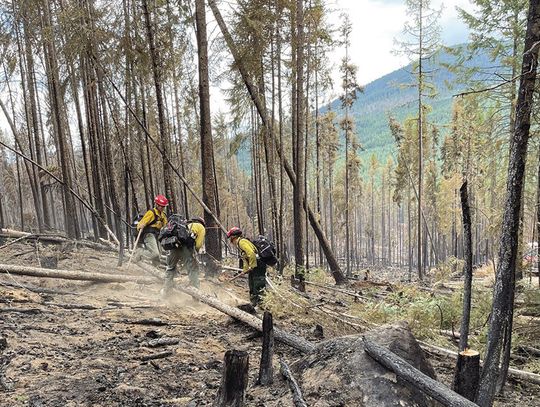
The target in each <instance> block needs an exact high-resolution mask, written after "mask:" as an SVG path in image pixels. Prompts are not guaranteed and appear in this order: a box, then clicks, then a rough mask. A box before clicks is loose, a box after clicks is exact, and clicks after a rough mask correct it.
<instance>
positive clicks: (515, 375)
mask: <svg viewBox="0 0 540 407" xmlns="http://www.w3.org/2000/svg"><path fill="white" fill-rule="evenodd" d="M418 343H419V344H420V347H421V348H422V349H424V350H425V351H428V352H430V353H433V354H436V355H439V356H445V357H451V358H453V359H457V357H458V354H457V352H454V351H452V350H449V349H445V348H440V347H438V346H435V345H431V344H429V343H426V342H422V341H418ZM480 365H482V361H481V360H480ZM508 377H511V378H512V379H518V380H523V381H525V382H529V383H534V384H538V385H540V375H539V374H536V373H531V372H526V371H524V370H518V369H514V368H512V367H511V368H509V369H508Z"/></svg>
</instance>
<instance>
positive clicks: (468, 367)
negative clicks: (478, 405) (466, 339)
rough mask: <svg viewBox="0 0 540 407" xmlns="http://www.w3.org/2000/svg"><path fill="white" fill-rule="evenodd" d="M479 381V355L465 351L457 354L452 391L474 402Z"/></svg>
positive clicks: (469, 350) (471, 351)
mask: <svg viewBox="0 0 540 407" xmlns="http://www.w3.org/2000/svg"><path fill="white" fill-rule="evenodd" d="M479 381H480V353H478V352H477V351H475V350H471V349H465V350H464V351H462V352H459V353H458V360H457V364H456V371H455V373H454V383H453V388H454V391H455V392H456V393H458V394H461V395H462V396H463V397H465V398H467V399H469V400H471V401H474V400H475V399H476V395H477V392H478V383H479Z"/></svg>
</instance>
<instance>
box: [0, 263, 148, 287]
mask: <svg viewBox="0 0 540 407" xmlns="http://www.w3.org/2000/svg"><path fill="white" fill-rule="evenodd" d="M0 273H7V274H16V275H21V276H30V277H41V278H61V279H64V280H80V281H97V282H101V283H137V284H153V283H155V282H156V278H153V277H147V276H133V275H131V276H129V275H112V274H104V273H92V272H86V271H78V270H52V269H42V268H39V267H26V266H17V265H12V264H0Z"/></svg>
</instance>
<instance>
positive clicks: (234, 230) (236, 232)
mask: <svg viewBox="0 0 540 407" xmlns="http://www.w3.org/2000/svg"><path fill="white" fill-rule="evenodd" d="M241 235H242V231H241V230H240V228H237V227H236V226H233V227H232V228H230V229H229V231H228V232H227V238H231V237H234V236H241Z"/></svg>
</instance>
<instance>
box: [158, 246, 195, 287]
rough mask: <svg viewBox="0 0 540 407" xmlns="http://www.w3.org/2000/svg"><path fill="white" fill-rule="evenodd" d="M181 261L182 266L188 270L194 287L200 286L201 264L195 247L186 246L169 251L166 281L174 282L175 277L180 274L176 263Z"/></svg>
mask: <svg viewBox="0 0 540 407" xmlns="http://www.w3.org/2000/svg"><path fill="white" fill-rule="evenodd" d="M179 262H180V263H181V265H182V268H183V269H185V270H186V271H187V274H188V276H189V282H190V284H191V285H192V286H193V287H196V288H199V264H198V263H197V260H195V252H194V250H193V249H190V248H188V247H184V246H181V247H180V248H178V249H173V250H170V251H169V254H168V255H167V272H166V275H165V279H166V280H167V281H166V282H169V283H172V280H173V278H174V277H175V276H176V275H177V274H178V273H177V271H176V265H177V264H178V263H179Z"/></svg>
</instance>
